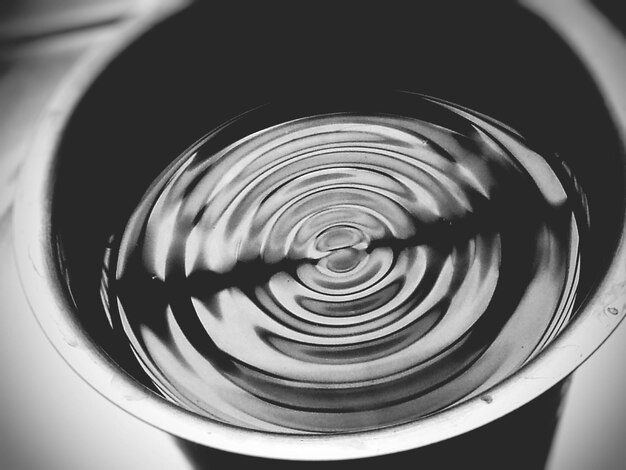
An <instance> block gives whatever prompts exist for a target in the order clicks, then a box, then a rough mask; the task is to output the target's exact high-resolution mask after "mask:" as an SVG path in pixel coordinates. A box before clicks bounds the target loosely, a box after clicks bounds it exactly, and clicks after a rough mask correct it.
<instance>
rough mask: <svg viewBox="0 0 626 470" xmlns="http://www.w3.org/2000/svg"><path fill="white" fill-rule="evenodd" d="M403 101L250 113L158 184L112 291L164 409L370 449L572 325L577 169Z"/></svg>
mask: <svg viewBox="0 0 626 470" xmlns="http://www.w3.org/2000/svg"><path fill="white" fill-rule="evenodd" d="M405 99H406V100H408V101H410V102H411V103H412V106H413V108H414V109H415V111H414V112H406V110H407V109H409V108H410V106H409V107H405V108H403V111H402V112H394V111H395V110H393V109H391V108H389V109H384V110H382V111H378V110H376V109H373V110H371V111H368V112H363V111H345V112H328V113H317V114H313V115H310V116H303V117H302V116H301V117H299V118H296V119H285V120H284V121H282V122H281V121H280V119H277V118H276V116H277V113H276V112H271V106H269V108H268V107H265V108H262V109H261V110H256V111H252V112H250V113H248V114H246V115H244V116H241V117H239V118H238V119H235V120H234V121H232V122H231V123H229V124H227V125H225V126H224V127H222V128H220V129H218V130H216V131H214V132H213V133H212V134H209V135H208V136H207V137H205V138H204V139H203V141H201V142H200V143H198V144H196V145H195V146H194V147H193V148H192V149H190V150H189V151H187V152H186V153H185V154H184V155H182V156H181V157H180V158H179V159H177V160H175V161H174V162H173V163H172V165H171V166H170V167H169V168H168V169H166V170H165V171H164V172H163V173H162V174H161V175H160V176H159V177H158V178H157V179H156V180H155V181H154V183H153V184H152V186H151V187H150V188H149V190H148V191H147V193H146V194H145V196H144V197H143V199H142V200H141V202H140V203H139V204H138V206H137V207H136V209H135V210H134V212H133V214H132V216H131V218H130V219H129V221H128V223H127V225H126V227H125V229H124V230H123V231H121V232H120V233H118V234H114V236H113V238H112V242H111V246H110V247H109V248H108V250H107V253H106V256H105V263H104V264H105V269H104V276H103V283H102V285H103V287H102V290H103V299H104V304H105V306H106V307H107V313H108V314H109V318H110V321H111V324H112V326H113V327H114V328H116V329H118V330H119V331H120V334H123V335H124V336H125V337H126V338H127V340H128V341H129V342H130V344H131V346H132V349H133V351H134V353H135V355H136V357H137V360H138V361H139V363H140V364H141V366H142V367H143V368H144V370H145V371H146V372H147V373H148V374H149V376H150V377H151V378H152V380H153V382H154V384H155V386H156V387H157V388H158V390H159V391H160V392H161V393H162V394H163V395H164V396H165V397H167V398H168V399H170V400H172V401H173V402H175V403H177V404H178V405H180V406H182V407H184V408H186V409H189V410H192V411H194V412H196V413H199V414H201V415H205V416H209V417H212V418H214V419H217V420H220V421H223V422H225V423H230V424H233V425H236V426H241V427H246V428H251V429H258V430H264V431H275V432H283V433H331V432H349V431H356V430H367V429H375V428H380V427H383V426H389V425H394V424H400V423H405V422H409V421H413V420H416V419H419V418H420V417H423V416H425V415H428V414H431V413H434V412H436V411H437V410H440V409H442V408H445V407H447V406H450V405H452V404H454V403H457V402H459V401H460V400H463V399H467V398H468V397H471V396H475V395H477V394H480V393H481V392H483V391H485V390H487V389H488V388H489V387H490V386H491V385H494V384H496V383H497V382H499V381H500V380H502V379H503V378H505V377H507V376H508V375H510V374H511V373H512V372H514V371H515V370H517V369H518V368H519V367H520V366H521V365H523V364H524V363H525V362H526V361H528V360H529V359H531V358H532V357H533V356H534V355H535V354H537V353H538V352H539V351H540V350H541V349H542V348H543V347H544V346H545V345H546V344H548V343H549V342H550V340H551V339H553V338H554V337H555V336H556V335H557V334H558V332H559V331H560V330H561V329H562V328H563V327H564V326H565V325H566V324H567V322H568V319H569V318H570V316H571V315H572V312H573V305H574V300H575V297H576V289H577V283H578V274H579V270H580V265H581V259H580V246H579V245H580V244H581V240H582V238H583V237H584V230H585V227H586V223H587V221H586V220H585V215H584V214H585V211H584V196H583V195H582V194H581V193H580V191H579V190H578V186H577V184H576V182H575V181H573V179H572V178H571V177H570V176H569V172H568V171H567V168H566V167H565V166H564V165H563V163H562V162H561V161H560V160H559V159H558V158H557V157H556V156H555V155H545V156H542V155H541V154H539V153H537V151H535V150H533V148H532V147H531V146H530V144H528V143H527V142H526V141H525V140H524V139H523V138H522V137H520V136H519V135H518V134H517V133H516V132H515V131H513V130H511V129H509V128H508V127H506V126H504V125H503V124H500V123H498V122H496V121H494V120H493V119H490V118H486V117H484V116H481V115H479V114H477V113H474V112H472V111H468V110H466V109H463V108H460V107H456V106H454V105H451V104H448V103H444V102H440V101H438V100H434V99H430V98H424V97H418V96H415V95H412V96H410V97H408V96H407V97H405ZM268 109H270V111H267V110H268ZM267 116H272V119H271V120H269V121H268V122H265V121H264V119H266V118H267ZM270 121H271V122H270ZM275 121H278V122H275ZM250 123H253V124H250ZM251 128H254V129H255V131H254V132H252V133H249V132H248V133H246V132H242V131H241V129H251ZM233 129H234V130H233Z"/></svg>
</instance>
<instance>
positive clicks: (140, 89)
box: [51, 2, 624, 387]
mask: <svg viewBox="0 0 626 470" xmlns="http://www.w3.org/2000/svg"><path fill="white" fill-rule="evenodd" d="M480 5H481V4H480V3H475V2H472V7H469V6H459V5H456V4H454V5H452V4H448V3H447V2H438V3H437V6H422V7H420V10H419V12H418V14H417V15H415V14H414V13H412V12H411V10H409V11H397V10H394V11H386V12H379V11H370V12H365V14H364V15H363V17H362V18H359V21H354V20H353V19H352V18H351V17H350V15H345V16H344V15H341V14H338V15H337V16H327V15H323V14H315V13H311V14H310V15H295V14H294V15H291V16H290V17H289V21H288V20H287V19H285V18H284V17H282V16H280V15H275V14H274V12H271V11H267V10H266V11H264V12H260V11H259V12H249V14H248V15H247V16H246V17H242V16H241V15H240V14H234V13H231V12H223V11H215V10H214V9H211V8H209V7H207V6H203V5H196V6H194V7H192V8H190V9H189V10H187V11H185V12H183V13H180V14H178V15H176V16H175V17H173V18H170V19H169V20H167V21H165V22H164V23H163V24H161V25H159V26H158V27H156V28H155V29H153V30H152V31H151V32H149V33H148V34H146V35H145V36H143V37H142V38H141V39H140V40H138V41H136V42H135V43H134V44H132V45H131V46H130V47H128V49H127V50H125V51H124V52H123V53H122V54H121V55H120V56H119V57H118V58H117V59H115V60H114V61H113V62H112V63H111V64H110V65H109V67H108V68H107V70H106V71H105V72H104V73H103V74H102V75H101V76H100V77H99V78H98V79H97V81H96V82H95V83H94V84H93V86H92V87H91V88H90V89H89V90H88V92H87V93H86V94H85V96H84V98H83V99H82V100H81V102H80V104H79V106H78V107H77V109H76V110H75V112H74V113H73V115H72V117H71V119H70V121H69V124H68V126H67V128H66V129H65V132H64V136H63V139H62V142H61V145H60V147H59V149H58V153H57V155H56V163H55V173H54V180H53V188H52V191H53V199H52V203H51V208H52V224H51V231H52V236H53V237H52V239H51V240H52V242H51V248H52V246H54V249H55V250H57V251H56V253H57V262H58V264H59V266H60V267H61V272H62V273H63V274H64V277H65V282H66V284H67V287H68V289H69V291H70V292H71V294H72V295H71V297H72V302H73V303H74V306H75V308H74V312H75V313H74V314H75V317H76V320H77V321H78V323H79V324H80V326H81V327H82V328H83V329H84V331H85V332H86V333H87V334H88V335H89V336H90V337H91V338H92V340H93V341H94V343H96V344H98V345H99V347H100V348H102V350H103V351H104V352H105V353H106V354H107V355H109V356H110V357H111V358H112V359H113V360H114V361H115V362H116V363H118V364H119V365H120V366H121V367H122V368H124V369H125V370H126V371H127V372H128V373H129V374H130V375H132V376H133V377H135V378H136V380H137V381H139V382H141V383H143V384H144V385H146V386H147V387H151V384H150V381H149V380H148V379H147V377H146V376H145V375H144V373H143V372H142V370H141V369H140V368H139V367H138V365H137V364H136V361H135V360H134V358H133V356H132V353H131V351H130V349H129V347H128V345H127V344H126V343H125V342H124V341H121V340H120V338H119V337H118V336H117V335H116V334H114V333H113V332H112V331H111V329H110V327H109V326H108V323H107V319H106V315H105V314H104V311H103V308H102V305H101V300H100V297H99V285H100V279H101V269H102V260H103V254H104V247H105V246H106V243H107V240H108V238H109V237H110V235H111V234H113V233H115V232H118V231H119V230H120V229H122V228H123V227H124V224H125V222H126V220H127V218H128V216H129V215H130V213H131V211H132V210H133V209H134V208H135V206H136V204H137V202H138V200H139V199H140V198H141V196H142V194H143V193H144V192H145V191H146V189H147V187H148V185H149V184H150V183H151V182H152V180H153V179H154V178H155V177H156V176H157V175H158V174H159V173H160V172H161V171H162V170H163V168H165V167H166V166H167V165H168V164H169V163H170V162H171V160H172V159H173V158H175V157H176V156H178V155H179V154H180V153H181V152H182V151H184V150H185V149H186V148H187V147H188V146H189V145H190V144H192V143H193V142H194V141H196V140H197V139H199V138H200V137H201V136H202V135H204V134H205V133H206V132H208V131H210V130H211V129H213V128H215V127H217V126H218V125H220V124H222V123H223V122H225V121H226V120H228V119H230V118H232V117H234V116H236V115H238V114H240V113H242V112H244V111H247V110H249V109H251V108H253V107H255V106H258V105H261V104H264V103H267V102H272V101H275V100H293V101H294V102H296V103H297V102H298V100H301V101H303V102H304V101H306V102H307V103H310V102H315V101H329V100H331V101H332V99H334V98H335V97H341V98H342V99H343V98H345V97H346V96H350V97H353V98H356V99H357V100H358V99H360V98H361V97H362V98H363V99H366V98H367V96H369V95H370V94H371V92H372V90H406V91H410V92H416V93H422V94H426V95H431V96H435V97H438V98H442V99H445V100H449V101H452V102H454V103H458V104H460V105H463V106H467V107H469V108H471V109H475V110H477V111H480V112H482V113H484V114H486V115H488V116H492V117H494V118H496V119H498V120H500V121H502V122H505V123H507V124H509V125H510V126H511V127H513V128H514V129H516V130H517V131H519V132H520V133H521V134H522V135H524V136H525V137H527V138H528V139H529V140H530V141H531V142H533V143H535V144H536V145H538V146H539V147H541V148H544V149H546V151H548V152H557V153H558V154H559V155H560V156H561V157H562V158H563V159H564V160H566V161H567V163H568V165H569V167H570V168H571V169H572V171H573V172H574V174H575V175H576V178H577V179H578V181H579V183H580V185H581V186H582V188H583V190H584V192H585V194H586V196H587V199H588V205H589V213H590V218H591V227H590V230H589V233H588V235H587V237H586V239H585V242H584V247H583V256H584V267H583V270H582V272H581V285H582V286H583V288H584V289H585V290H586V291H588V292H592V291H593V287H594V285H596V284H597V282H598V281H599V279H600V278H601V276H602V273H603V272H604V271H605V269H606V267H607V266H608V264H609V263H610V261H611V259H612V256H613V253H614V252H615V248H616V246H617V243H618V241H619V239H620V236H621V232H622V230H623V220H622V216H623V213H624V198H623V187H624V184H623V161H622V156H621V150H620V149H621V144H620V141H619V138H618V136H617V134H616V132H615V129H614V125H613V124H612V122H611V119H610V117H609V114H608V112H607V110H606V108H605V106H604V104H603V102H602V99H601V96H600V94H599V93H598V91H597V90H596V88H595V87H594V84H593V82H592V80H591V78H590V75H589V73H588V72H587V71H586V70H585V68H584V66H583V65H582V64H581V62H580V61H579V60H578V59H577V58H576V56H575V55H574V54H573V53H572V52H571V51H570V50H569V49H568V47H567V46H566V45H565V44H564V43H563V42H562V40H561V39H560V38H559V37H558V36H557V35H556V34H555V33H554V32H552V31H551V30H550V28H549V27H548V26H547V25H546V24H545V23H544V22H543V21H542V20H541V19H540V18H538V17H536V16H534V15H532V14H531V13H529V12H527V11H526V10H524V9H522V8H521V7H518V6H516V5H515V4H513V3H509V2H500V4H499V6H497V7H494V6H493V5H489V7H488V8H489V10H486V8H487V6H486V5H485V6H480ZM450 8H453V9H454V10H455V12H454V14H451V13H450V11H449V9H450ZM503 51H504V52H503ZM583 306H584V296H581V297H579V300H578V308H581V307H583ZM575 322H576V319H575V320H574V323H575Z"/></svg>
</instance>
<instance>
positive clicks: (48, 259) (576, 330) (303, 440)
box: [13, 1, 626, 461]
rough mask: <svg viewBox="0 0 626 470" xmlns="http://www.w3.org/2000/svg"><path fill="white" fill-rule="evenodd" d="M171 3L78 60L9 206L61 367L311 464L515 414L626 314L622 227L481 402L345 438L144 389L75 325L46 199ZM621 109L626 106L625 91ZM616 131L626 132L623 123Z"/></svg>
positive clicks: (188, 428) (155, 416)
mask: <svg viewBox="0 0 626 470" xmlns="http://www.w3.org/2000/svg"><path fill="white" fill-rule="evenodd" d="M173 3H178V4H179V5H176V7H174V8H173V9H172V8H171V7H169V8H156V9H153V10H152V11H148V12H146V13H145V14H144V15H137V17H135V18H132V19H130V20H128V22H127V24H125V25H124V26H123V27H122V28H121V29H122V31H121V32H120V34H119V37H116V38H115V40H113V41H111V42H110V43H108V44H106V45H105V46H103V47H99V48H98V49H97V50H95V51H92V53H90V54H87V55H86V56H85V57H83V58H82V59H81V60H78V61H77V64H76V66H75V67H74V68H73V69H72V70H71V71H70V73H69V75H68V77H67V79H66V80H65V81H64V83H63V85H62V86H61V88H60V89H59V90H58V92H57V93H56V95H55V96H54V97H53V99H52V100H51V102H50V105H49V106H48V107H47V108H46V109H45V110H44V112H43V115H42V119H41V121H40V123H39V126H38V128H37V130H36V134H35V137H34V140H33V144H32V147H31V149H30V152H29V155H28V158H27V161H26V162H25V166H24V168H23V169H22V174H21V180H20V182H19V185H18V190H17V194H16V196H15V201H14V204H15V205H14V213H13V216H14V230H15V231H14V241H15V253H16V260H17V265H18V271H19V274H20V278H21V282H22V285H23V288H24V291H25V293H26V297H27V299H28V301H29V304H30V306H31V309H32V310H33V312H34V314H35V316H36V318H37V320H38V322H39V324H40V326H41V328H42V329H43V331H44V332H45V334H46V336H47V337H48V339H49V340H50V342H51V343H52V344H53V346H54V347H55V348H56V349H57V351H58V352H59V353H60V355H61V356H62V357H63V358H64V359H65V361H66V362H67V363H68V364H69V365H70V366H71V367H72V368H73V369H74V370H75V372H76V373H77V374H78V375H79V376H81V377H82V378H83V379H84V380H85V381H86V382H87V383H88V384H89V385H91V386H92V387H93V388H94V389H95V390H96V391H98V392H99V393H100V394H102V395H103V396H104V397H106V398H107V399H108V400H110V401H111V402H113V403H114V404H115V405H117V406H118V407H120V408H122V409H123V410H125V411H126V412H128V413H130V414H131V415H134V416H135V417H137V418H139V419H141V420H142V421H144V422H146V423H148V424H150V425H153V426H155V427H157V428H160V429H162V430H164V431H166V432H168V433H170V434H172V435H175V436H178V437H180V438H183V439H186V440H188V441H191V442H195V443H198V444H201V445H205V446H208V447H213V448H217V449H221V450H224V451H228V452H234V453H239V454H245V455H251V456H256V457H264V458H272V459H287V460H310V461H321V460H342V459H355V458H365V457H373V456H378V455H384V454H389V453H394V452H401V451H406V450H410V449H414V448H418V447H423V446H427V445H430V444H433V443H436V442H439V441H443V440H445V439H448V438H451V437H454V436H457V435H460V434H463V433H465V432H468V431H471V430H473V429H475V428H478V427H480V426H482V425H485V424H487V423H489V422H491V421H493V420H495V419H497V418H499V417H501V416H503V415H505V414H508V413H510V412H512V411H513V410H515V409H517V408H519V407H520V406H522V405H523V404H525V403H527V402H529V401H531V400H532V399H534V398H536V397H537V396H539V395H540V394H542V393H543V392H545V391H547V390H548V389H549V388H551V387H552V386H553V385H555V384H556V383H558V382H559V381H561V380H563V379H564V378H566V377H567V376H568V375H570V374H571V373H572V372H573V371H574V370H575V369H576V368H577V367H578V366H579V365H580V364H581V363H582V362H584V361H585V360H586V359H587V358H588V357H589V356H590V355H591V354H592V353H593V352H594V351H595V350H596V349H597V348H598V347H599V346H600V345H601V344H602V343H603V342H604V340H605V339H606V338H607V337H608V336H609V335H610V334H611V332H612V331H613V330H614V329H615V328H616V327H617V326H618V324H619V323H620V321H621V320H622V319H623V318H624V316H626V240H625V234H626V227H622V231H621V233H620V234H619V239H618V246H617V249H616V251H615V255H614V258H613V260H612V262H611V264H610V266H609V269H608V271H607V274H606V276H605V277H604V278H603V280H602V282H601V283H600V284H599V285H598V286H597V288H596V289H595V291H594V292H593V293H592V294H591V295H590V296H589V298H588V299H587V300H586V302H585V305H584V308H582V309H581V311H580V313H579V314H578V315H577V317H576V319H575V320H574V321H573V322H572V323H571V324H570V325H569V326H568V328H566V329H565V330H564V331H563V332H562V333H561V334H560V335H559V336H558V337H557V338H556V339H555V340H554V341H553V342H552V343H551V344H550V345H549V346H548V347H547V348H546V350H545V351H543V352H542V353H541V354H539V355H538V356H537V357H536V358H535V359H533V360H532V361H530V362H529V363H528V364H526V365H525V366H524V367H523V368H522V369H520V370H519V371H518V372H516V373H515V374H514V375H512V376H511V377H509V378H508V379H506V380H504V381H502V382H500V383H499V384H497V385H496V386H494V387H492V388H491V389H490V390H488V391H487V392H485V393H483V394H482V395H480V396H476V397H474V398H471V399H469V400H467V401H464V402H462V403H460V404H457V405H454V406H452V407H450V408H447V409H445V410H443V411H441V412H438V413H436V414H433V415H431V416H427V417H425V418H422V419H419V420H417V421H414V422H411V423H407V424H402V425H396V426H392V427H387V428H383V429H380V430H374V431H362V432H352V433H345V434H329V435H291V434H280V433H268V432H261V431H254V430H248V429H243V428H238V427H235V426H231V425H228V424H224V423H221V422H218V421H215V420H211V419H209V418H205V417H201V416H199V415H196V414H194V413H192V412H190V411H187V410H184V409H181V408H179V407H177V406H176V405H174V404H172V403H170V402H168V401H166V400H165V399H164V398H161V397H160V396H158V395H156V394H155V393H153V392H152V391H150V390H149V389H147V388H145V387H144V386H142V385H141V384H140V383H139V382H137V381H136V380H134V379H133V378H132V377H130V376H129V375H127V374H126V373H125V372H124V371H123V370H121V369H120V368H119V367H118V366H117V364H116V363H115V362H114V361H113V360H112V359H111V358H110V357H109V356H108V355H107V354H106V353H105V352H104V351H103V350H102V349H101V348H100V347H99V346H97V345H96V344H94V342H93V341H92V340H91V338H90V337H89V335H88V334H87V333H86V332H85V331H84V330H83V329H82V328H81V326H80V324H79V323H78V322H77V320H76V318H75V312H74V309H73V307H72V303H71V299H69V298H68V294H67V293H66V288H65V286H64V284H63V281H62V280H61V279H59V276H58V272H59V267H58V259H57V253H56V248H55V245H54V238H53V233H52V229H51V223H50V220H51V216H50V212H51V197H50V196H51V194H52V192H53V187H54V177H53V175H54V169H55V165H56V154H57V150H58V148H59V145H60V142H61V140H62V136H63V131H64V129H65V126H66V124H67V122H68V121H69V119H70V118H71V116H72V113H73V110H74V108H75V105H76V104H77V103H78V101H79V100H80V99H81V97H82V96H83V94H84V93H85V92H86V91H87V90H88V89H89V87H90V86H91V84H92V83H93V82H94V81H95V80H96V79H97V78H98V76H99V75H100V74H101V73H102V72H103V70H104V69H105V68H106V67H107V65H108V64H109V63H110V62H111V61H112V60H113V58H114V57H115V56H116V55H117V54H118V53H119V52H121V51H122V50H123V49H125V48H126V47H127V46H128V45H129V44H130V43H131V42H132V41H133V40H134V39H136V38H138V37H139V36H141V35H142V34H144V33H145V32H147V31H148V30H150V29H151V28H152V27H153V26H154V25H155V24H157V23H158V22H160V21H162V20H164V19H166V18H168V17H169V15H170V14H171V13H172V11H177V10H178V9H180V4H185V3H187V2H180V1H177V2H173ZM620 103H621V104H622V105H626V91H625V92H624V93H623V94H622V96H621V101H620ZM618 125H619V126H621V128H620V131H621V132H622V133H623V135H626V122H618ZM625 173H626V172H625Z"/></svg>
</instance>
